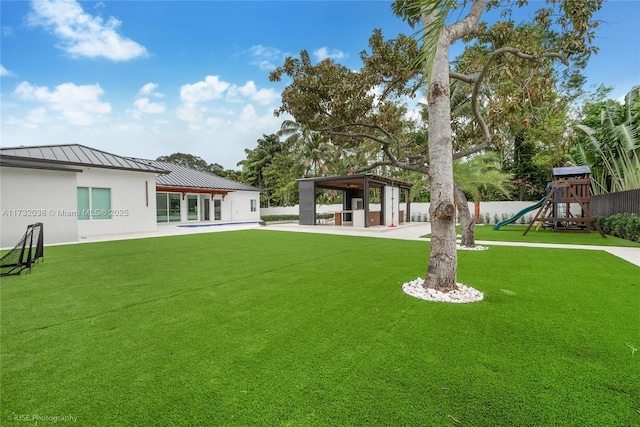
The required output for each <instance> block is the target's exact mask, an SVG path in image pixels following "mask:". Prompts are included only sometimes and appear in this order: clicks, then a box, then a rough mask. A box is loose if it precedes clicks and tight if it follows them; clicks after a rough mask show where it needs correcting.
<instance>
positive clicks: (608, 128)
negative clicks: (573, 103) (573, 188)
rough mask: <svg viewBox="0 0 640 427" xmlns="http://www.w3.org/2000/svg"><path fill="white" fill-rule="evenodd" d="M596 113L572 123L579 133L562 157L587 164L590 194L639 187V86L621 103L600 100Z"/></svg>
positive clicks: (574, 163) (579, 164) (572, 162)
mask: <svg viewBox="0 0 640 427" xmlns="http://www.w3.org/2000/svg"><path fill="white" fill-rule="evenodd" d="M598 114H599V120H598V121H597V122H595V123H594V120H593V119H592V118H591V120H590V118H589V117H587V118H585V120H584V121H583V123H581V124H578V125H576V128H577V129H579V130H580V131H581V132H582V136H583V137H582V138H581V139H579V140H578V143H577V144H576V145H575V146H574V147H573V148H572V150H571V152H570V153H569V154H568V155H567V156H566V160H567V161H568V162H569V163H570V164H572V165H578V166H583V165H586V166H589V168H590V169H591V172H592V180H591V187H592V190H593V193H594V194H604V193H611V192H616V191H624V190H632V189H636V188H640V86H635V87H633V88H632V89H631V90H630V91H629V93H627V95H626V96H625V104H624V105H620V104H618V103H616V102H614V101H608V102H604V103H601V104H600V108H599V111H598ZM585 122H590V123H591V126H589V125H587V124H584V123H585Z"/></svg>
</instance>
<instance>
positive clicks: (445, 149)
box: [424, 30, 458, 292]
mask: <svg viewBox="0 0 640 427" xmlns="http://www.w3.org/2000/svg"><path fill="white" fill-rule="evenodd" d="M428 102H429V104H428V105H429V107H428V108H429V181H430V187H431V206H430V208H429V213H430V214H431V252H430V254H429V266H428V270H427V276H426V280H425V283H424V286H425V287H426V288H433V289H436V290H439V291H442V292H449V291H451V290H454V289H457V286H456V274H457V270H458V258H457V253H456V227H455V222H454V219H455V215H454V214H455V207H454V204H453V147H452V143H451V101H450V92H449V42H448V38H447V32H446V30H445V31H443V32H442V34H441V35H440V38H439V39H438V45H437V48H436V54H435V57H434V60H433V65H432V69H431V78H430V80H429V91H428Z"/></svg>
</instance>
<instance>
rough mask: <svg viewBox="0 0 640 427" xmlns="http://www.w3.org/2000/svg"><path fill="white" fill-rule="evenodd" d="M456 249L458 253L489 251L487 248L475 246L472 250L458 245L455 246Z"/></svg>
mask: <svg viewBox="0 0 640 427" xmlns="http://www.w3.org/2000/svg"><path fill="white" fill-rule="evenodd" d="M456 249H457V250H459V251H486V250H487V249H489V247H487V246H480V245H475V246H474V247H473V248H470V247H469V246H462V245H460V244H457V245H456Z"/></svg>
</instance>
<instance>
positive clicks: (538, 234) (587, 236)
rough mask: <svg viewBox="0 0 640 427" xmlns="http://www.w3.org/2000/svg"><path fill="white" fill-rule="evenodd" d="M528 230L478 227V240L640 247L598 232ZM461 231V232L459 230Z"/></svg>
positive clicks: (516, 227)
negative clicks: (605, 236)
mask: <svg viewBox="0 0 640 427" xmlns="http://www.w3.org/2000/svg"><path fill="white" fill-rule="evenodd" d="M526 229H527V226H526V225H513V224H510V225H505V226H504V227H502V228H501V229H500V230H494V229H493V225H478V226H476V229H475V230H476V233H475V236H476V240H491V241H502V242H529V243H558V244H568V245H594V246H624V247H636V248H638V247H640V243H636V242H632V241H630V240H624V239H621V238H619V237H613V236H607V238H606V239H603V238H602V236H601V235H600V234H599V233H598V232H597V231H592V232H590V233H576V232H554V231H551V230H545V229H542V228H541V229H540V230H538V231H536V230H535V228H534V227H531V230H529V232H528V233H527V235H526V236H523V235H522V233H524V231H525V230H526ZM458 231H459V230H458Z"/></svg>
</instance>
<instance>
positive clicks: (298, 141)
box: [276, 120, 330, 176]
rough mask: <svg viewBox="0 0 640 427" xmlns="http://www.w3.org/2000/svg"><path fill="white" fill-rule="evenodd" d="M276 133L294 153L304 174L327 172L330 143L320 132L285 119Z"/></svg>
mask: <svg viewBox="0 0 640 427" xmlns="http://www.w3.org/2000/svg"><path fill="white" fill-rule="evenodd" d="M276 135H278V136H279V137H285V140H284V143H285V145H286V146H287V148H288V150H289V151H290V152H293V153H295V156H296V158H297V159H298V162H299V163H300V165H302V167H303V168H304V175H305V176H309V175H312V176H318V175H319V174H322V175H323V176H326V175H328V174H329V170H328V167H327V158H328V157H329V151H330V144H328V143H327V142H326V141H325V140H324V139H323V137H322V135H321V134H320V133H318V132H314V131H312V130H310V129H307V128H304V127H302V126H301V125H300V124H299V123H297V122H295V121H293V120H285V121H283V122H282V125H280V130H279V131H278V132H277V133H276Z"/></svg>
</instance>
